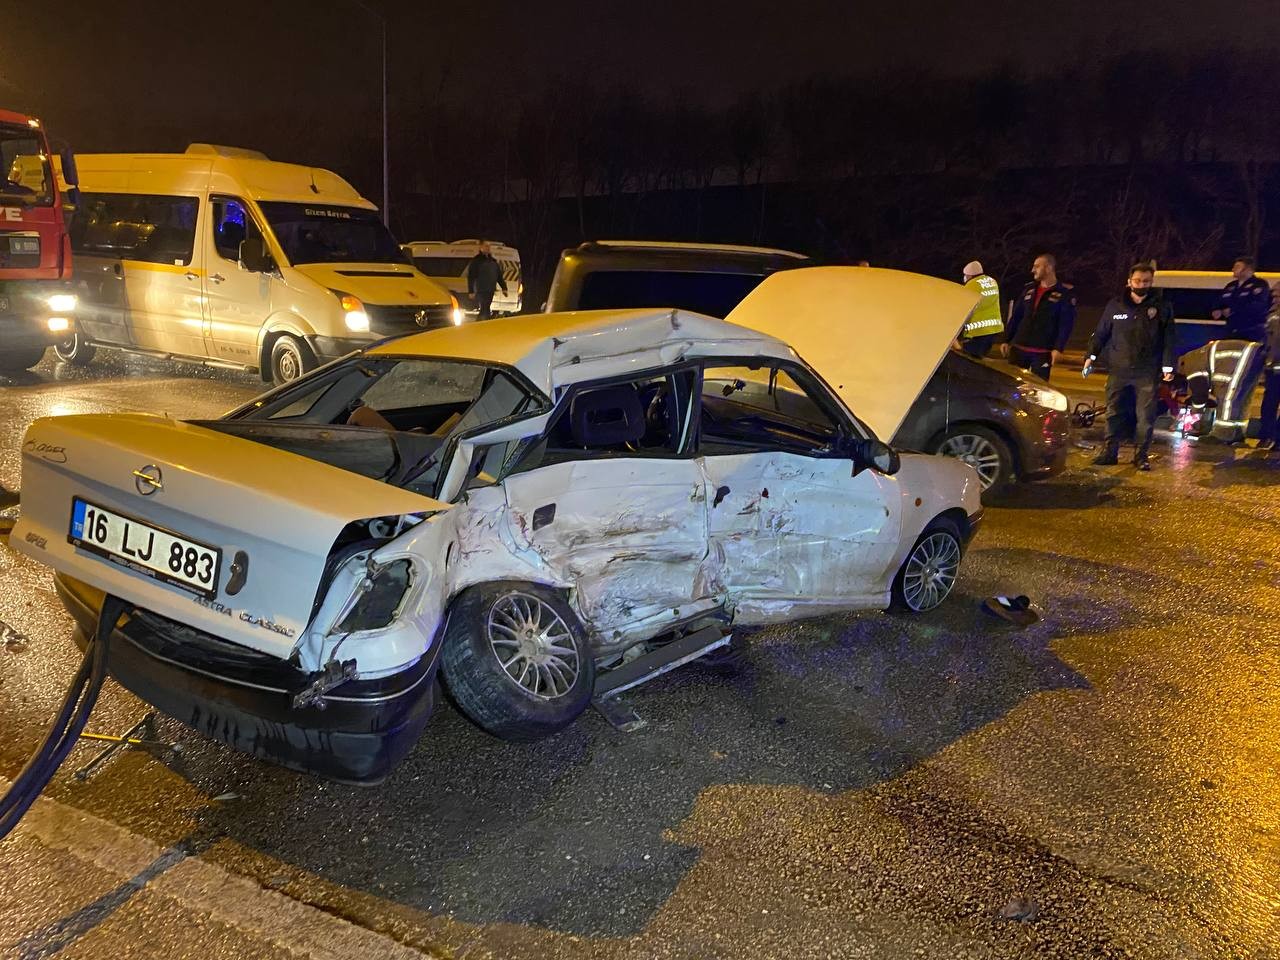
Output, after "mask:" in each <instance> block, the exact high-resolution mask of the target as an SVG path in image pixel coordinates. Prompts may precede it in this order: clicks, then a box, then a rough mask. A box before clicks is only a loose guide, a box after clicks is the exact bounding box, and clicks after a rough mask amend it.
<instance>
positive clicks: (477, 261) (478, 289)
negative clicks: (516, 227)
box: [467, 242, 507, 320]
mask: <svg viewBox="0 0 1280 960" xmlns="http://www.w3.org/2000/svg"><path fill="white" fill-rule="evenodd" d="M498 287H501V288H502V295H503V296H506V294H507V281H506V280H505V279H504V278H503V276H502V266H501V265H500V264H499V263H498V261H497V260H495V259H493V254H492V253H490V252H489V244H487V243H484V242H482V243H481V244H480V252H479V253H477V254H476V255H475V256H474V257H472V258H471V262H470V263H469V264H467V292H468V293H469V294H471V296H472V297H473V298H474V299H475V302H476V307H477V308H479V310H480V317H479V319H481V320H488V319H489V318H490V317H491V316H493V292H494V290H495V289H497V288H498Z"/></svg>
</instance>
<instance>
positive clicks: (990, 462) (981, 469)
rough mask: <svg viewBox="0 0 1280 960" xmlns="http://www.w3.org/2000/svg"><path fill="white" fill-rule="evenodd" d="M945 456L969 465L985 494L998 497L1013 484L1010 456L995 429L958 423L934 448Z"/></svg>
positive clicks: (1011, 459) (1005, 444) (1002, 439)
mask: <svg viewBox="0 0 1280 960" xmlns="http://www.w3.org/2000/svg"><path fill="white" fill-rule="evenodd" d="M934 453H937V454H941V455H942V456H944V457H954V458H955V459H957V460H960V461H962V462H964V463H967V464H969V466H971V467H973V469H974V470H975V471H976V472H977V474H978V480H979V481H980V482H981V483H982V492H983V493H984V494H988V493H989V494H991V495H993V496H994V495H997V494H999V493H1002V492H1003V491H1004V490H1005V489H1007V488H1008V487H1009V485H1010V484H1012V483H1013V480H1014V469H1013V454H1012V453H1011V452H1010V450H1009V444H1008V443H1006V442H1005V440H1004V438H1003V437H1001V436H1000V434H998V433H996V432H995V431H994V430H988V429H987V428H986V427H980V426H978V425H977V424H959V425H958V426H954V427H952V428H951V429H950V430H948V431H947V432H946V434H945V435H944V436H943V438H942V440H941V441H940V442H939V443H938V445H937V447H936V448H935V449H934Z"/></svg>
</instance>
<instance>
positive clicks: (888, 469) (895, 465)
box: [853, 437, 902, 477]
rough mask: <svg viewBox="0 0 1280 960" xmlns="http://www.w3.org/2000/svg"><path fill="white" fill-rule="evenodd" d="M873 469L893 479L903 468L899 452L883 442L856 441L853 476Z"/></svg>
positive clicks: (874, 440)
mask: <svg viewBox="0 0 1280 960" xmlns="http://www.w3.org/2000/svg"><path fill="white" fill-rule="evenodd" d="M867 467H871V468H872V469H873V470H875V471H877V472H878V473H883V474H884V475H885V476H886V477H891V476H893V475H894V474H895V473H897V472H898V470H899V469H901V467H902V459H901V458H900V457H899V456H898V451H897V450H895V449H893V447H891V446H889V445H888V444H887V443H885V442H884V441H883V440H877V439H875V438H874V437H873V438H871V439H870V440H856V441H854V444H853V475H854V476H855V477H856V476H857V475H858V474H859V473H861V472H862V471H863V470H865V469H866V468H867Z"/></svg>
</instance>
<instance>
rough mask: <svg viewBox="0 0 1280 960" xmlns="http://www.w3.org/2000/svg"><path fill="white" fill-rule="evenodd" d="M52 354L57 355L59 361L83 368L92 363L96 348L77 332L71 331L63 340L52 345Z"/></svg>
mask: <svg viewBox="0 0 1280 960" xmlns="http://www.w3.org/2000/svg"><path fill="white" fill-rule="evenodd" d="M53 352H54V353H56V354H57V355H58V359H59V360H62V361H64V362H66V363H70V364H73V365H74V366H77V367H84V366H88V365H89V364H90V363H91V362H92V361H93V357H94V354H96V353H97V352H98V348H97V347H95V346H94V345H93V344H92V343H89V342H88V341H87V340H86V339H85V338H84V334H83V333H81V332H80V331H79V330H73V331H72V332H71V333H70V334H68V336H67V338H66V339H65V340H60V341H58V342H57V343H55V344H54V345H53Z"/></svg>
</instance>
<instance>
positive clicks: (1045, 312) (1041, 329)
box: [1000, 253, 1076, 380]
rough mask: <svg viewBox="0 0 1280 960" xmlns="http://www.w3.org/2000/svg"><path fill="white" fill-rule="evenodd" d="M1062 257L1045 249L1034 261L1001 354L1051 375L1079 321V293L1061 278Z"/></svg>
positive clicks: (1032, 369)
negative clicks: (1059, 274)
mask: <svg viewBox="0 0 1280 960" xmlns="http://www.w3.org/2000/svg"><path fill="white" fill-rule="evenodd" d="M1057 270H1058V261H1057V260H1056V259H1055V258H1054V256H1053V254H1050V253H1042V254H1040V256H1038V257H1036V259H1035V262H1034V263H1033V264H1032V265H1031V276H1032V277H1033V280H1032V282H1031V283H1029V284H1027V285H1026V286H1025V287H1024V288H1023V289H1022V293H1021V294H1019V295H1018V299H1017V300H1015V301H1014V303H1013V311H1012V312H1011V313H1010V314H1009V324H1008V326H1007V327H1006V328H1005V332H1004V343H1002V344H1000V355H1001V356H1003V357H1008V358H1009V360H1010V362H1011V363H1013V364H1014V365H1015V366H1019V367H1021V368H1022V369H1023V370H1030V371H1031V372H1032V373H1034V374H1035V375H1036V376H1038V377H1044V378H1045V379H1046V380H1048V379H1049V371H1050V370H1051V369H1052V368H1053V364H1054V362H1055V361H1057V359H1058V357H1059V356H1060V355H1061V353H1062V351H1063V350H1065V349H1066V347H1067V339H1068V338H1069V337H1070V336H1071V328H1072V327H1074V326H1075V323H1076V295H1075V292H1074V291H1073V290H1072V288H1071V284H1069V283H1063V282H1062V281H1060V280H1059V279H1058V273H1057Z"/></svg>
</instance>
